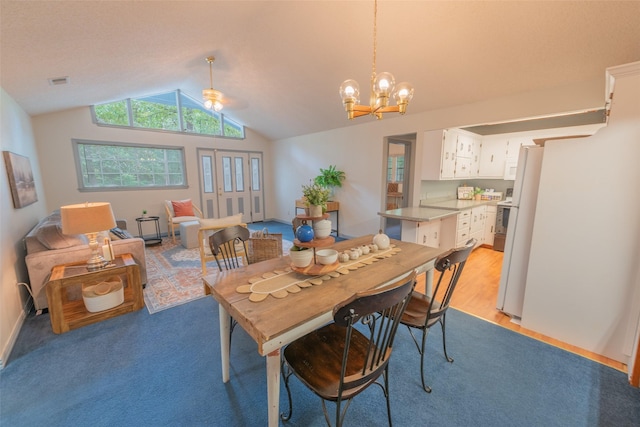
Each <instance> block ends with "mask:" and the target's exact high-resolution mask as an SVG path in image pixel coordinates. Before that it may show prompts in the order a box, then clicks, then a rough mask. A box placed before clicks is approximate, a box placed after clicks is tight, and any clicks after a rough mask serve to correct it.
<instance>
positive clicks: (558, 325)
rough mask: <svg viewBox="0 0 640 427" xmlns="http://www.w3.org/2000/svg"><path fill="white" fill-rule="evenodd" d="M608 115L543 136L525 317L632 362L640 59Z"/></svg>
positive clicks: (532, 325) (639, 246) (639, 205)
mask: <svg viewBox="0 0 640 427" xmlns="http://www.w3.org/2000/svg"><path fill="white" fill-rule="evenodd" d="M636 70H637V71H636V72H637V74H636V75H635V76H623V77H619V78H617V79H616V84H615V96H614V98H613V104H612V108H611V116H610V119H609V124H608V126H607V127H606V128H603V129H600V130H599V131H598V132H597V133H596V134H595V135H593V136H591V137H588V138H582V139H574V140H562V141H548V142H547V143H546V144H545V150H544V158H543V163H542V173H541V178H540V188H539V190H538V191H539V192H538V202H537V207H536V218H535V223H534V229H533V239H532V244H531V257H530V261H529V274H528V276H527V288H526V291H525V303H524V308H523V313H522V326H523V327H525V328H528V329H532V330H535V331H538V332H541V333H543V334H545V335H548V336H551V337H553V338H557V339H560V340H562V341H565V342H568V343H571V344H574V345H577V346H579V347H582V348H584V349H587V350H590V351H593V352H595V353H599V354H602V355H605V356H607V357H609V358H612V359H615V360H618V361H621V362H623V363H627V362H628V360H627V358H628V356H629V355H630V354H631V348H632V343H633V338H634V332H635V327H636V325H637V323H638V311H639V309H640V302H639V301H638V297H639V296H640V293H639V292H638V288H639V285H640V284H639V283H638V280H639V279H638V278H637V276H636V275H637V268H636V265H637V263H638V260H640V220H639V219H638V218H639V216H638V212H640V192H638V190H636V189H635V186H636V185H637V184H638V183H640V168H638V160H639V159H640V143H639V142H640V102H639V100H640V63H637V66H636Z"/></svg>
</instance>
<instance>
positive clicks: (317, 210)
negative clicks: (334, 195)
mask: <svg viewBox="0 0 640 427" xmlns="http://www.w3.org/2000/svg"><path fill="white" fill-rule="evenodd" d="M309 216H310V217H312V218H320V217H321V216H322V206H319V205H309Z"/></svg>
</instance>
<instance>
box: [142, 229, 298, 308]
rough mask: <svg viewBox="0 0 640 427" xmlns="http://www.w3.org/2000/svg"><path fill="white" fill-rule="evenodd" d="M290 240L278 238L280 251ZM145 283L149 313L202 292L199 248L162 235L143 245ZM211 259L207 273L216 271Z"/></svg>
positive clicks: (173, 305) (201, 294) (195, 296)
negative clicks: (185, 245) (184, 244)
mask: <svg viewBox="0 0 640 427" xmlns="http://www.w3.org/2000/svg"><path fill="white" fill-rule="evenodd" d="M292 245H293V243H292V242H291V241H288V240H284V239H283V241H282V252H283V254H284V255H287V254H288V253H289V249H290V248H291V246H292ZM146 258H147V286H146V287H145V289H144V302H145V305H146V306H147V310H149V313H151V314H153V313H157V312H159V311H162V310H166V309H168V308H171V307H175V306H178V305H181V304H185V303H188V302H190V301H194V300H197V299H199V298H202V297H204V296H205V294H204V288H203V285H202V269H201V265H200V250H199V249H198V248H194V249H186V248H184V247H183V246H182V245H181V244H180V242H179V241H176V242H175V243H174V242H173V240H172V239H171V238H164V239H162V244H160V245H156V246H149V247H147V248H146ZM217 272H218V268H217V266H216V265H215V262H213V263H209V265H208V267H207V274H216V273H217Z"/></svg>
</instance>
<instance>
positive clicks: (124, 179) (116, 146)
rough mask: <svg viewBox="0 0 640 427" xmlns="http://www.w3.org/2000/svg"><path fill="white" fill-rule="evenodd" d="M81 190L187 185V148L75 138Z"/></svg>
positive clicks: (179, 186) (178, 186)
mask: <svg viewBox="0 0 640 427" xmlns="http://www.w3.org/2000/svg"><path fill="white" fill-rule="evenodd" d="M73 151H74V155H75V158H76V166H77V170H78V182H79V186H80V190H81V191H99V190H105V189H106V190H116V189H126V190H133V189H140V188H154V189H157V188H163V187H169V188H184V187H186V185H187V180H186V175H185V164H184V150H183V149H182V148H180V147H156V146H145V145H136V144H121V143H112V142H97V141H80V140H73Z"/></svg>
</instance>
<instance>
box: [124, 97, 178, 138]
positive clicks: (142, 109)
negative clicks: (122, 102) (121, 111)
mask: <svg viewBox="0 0 640 427" xmlns="http://www.w3.org/2000/svg"><path fill="white" fill-rule="evenodd" d="M131 111H132V113H133V126H137V127H143V128H152V129H165V130H180V129H179V127H178V106H177V105H176V94H175V92H170V93H166V94H162V95H154V96H148V97H146V98H138V99H132V100H131Z"/></svg>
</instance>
